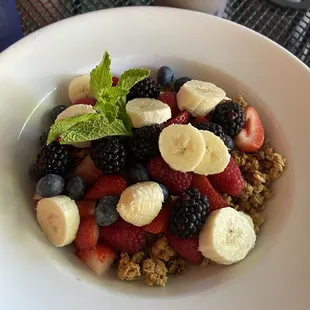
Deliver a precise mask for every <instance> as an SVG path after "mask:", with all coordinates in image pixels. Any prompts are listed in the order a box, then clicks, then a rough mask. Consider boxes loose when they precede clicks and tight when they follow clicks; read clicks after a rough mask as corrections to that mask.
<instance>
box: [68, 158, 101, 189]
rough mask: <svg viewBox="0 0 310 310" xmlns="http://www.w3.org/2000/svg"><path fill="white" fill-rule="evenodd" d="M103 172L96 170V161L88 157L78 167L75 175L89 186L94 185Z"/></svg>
mask: <svg viewBox="0 0 310 310" xmlns="http://www.w3.org/2000/svg"><path fill="white" fill-rule="evenodd" d="M102 174H103V173H102V171H101V170H99V169H98V168H96V165H95V163H94V161H93V160H92V159H91V157H90V156H89V155H88V156H86V157H85V158H84V159H83V161H82V162H81V163H80V164H79V165H78V166H77V167H76V169H75V172H74V175H78V176H80V177H82V178H83V179H84V181H85V183H86V184H87V185H91V186H92V185H93V184H94V183H95V182H96V181H97V180H98V179H99V178H100V177H101V176H102Z"/></svg>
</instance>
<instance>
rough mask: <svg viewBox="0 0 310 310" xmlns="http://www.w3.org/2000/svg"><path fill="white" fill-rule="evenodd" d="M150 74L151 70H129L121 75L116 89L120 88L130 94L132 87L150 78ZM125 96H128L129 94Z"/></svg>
mask: <svg viewBox="0 0 310 310" xmlns="http://www.w3.org/2000/svg"><path fill="white" fill-rule="evenodd" d="M149 74H150V70H146V69H129V70H127V71H125V72H124V73H123V74H122V75H121V77H120V78H119V81H118V83H117V86H116V87H114V88H120V89H122V90H124V91H127V92H129V90H130V88H131V87H133V86H134V85H135V84H137V83H138V82H140V81H142V80H143V79H145V78H146V77H148V76H149ZM125 95H127V93H126V94H125ZM125 95H123V96H125Z"/></svg>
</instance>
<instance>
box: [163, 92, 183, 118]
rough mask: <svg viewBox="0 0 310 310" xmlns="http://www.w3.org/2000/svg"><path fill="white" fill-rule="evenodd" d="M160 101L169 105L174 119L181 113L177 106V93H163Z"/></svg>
mask: <svg viewBox="0 0 310 310" xmlns="http://www.w3.org/2000/svg"><path fill="white" fill-rule="evenodd" d="M158 100H160V101H161V102H163V103H166V104H168V106H169V107H170V109H171V115H172V117H174V116H176V115H178V114H179V113H180V110H179V107H178V104H177V96H176V93H175V92H173V91H167V92H165V93H161V94H160V95H159V97H158Z"/></svg>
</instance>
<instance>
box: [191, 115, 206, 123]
mask: <svg viewBox="0 0 310 310" xmlns="http://www.w3.org/2000/svg"><path fill="white" fill-rule="evenodd" d="M207 122H208V120H207V119H206V118H205V117H204V116H197V117H196V118H195V119H194V120H193V121H192V123H193V124H194V123H207Z"/></svg>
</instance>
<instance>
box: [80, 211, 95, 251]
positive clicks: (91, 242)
mask: <svg viewBox="0 0 310 310" xmlns="http://www.w3.org/2000/svg"><path fill="white" fill-rule="evenodd" d="M98 238H99V226H98V225H97V224H96V221H95V219H94V217H93V216H87V217H84V218H82V219H81V222H80V226H79V230H78V232H77V234H76V237H75V240H74V244H75V246H76V247H77V248H78V249H79V250H90V249H92V248H93V247H94V246H95V245H96V244H97V242H98Z"/></svg>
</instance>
